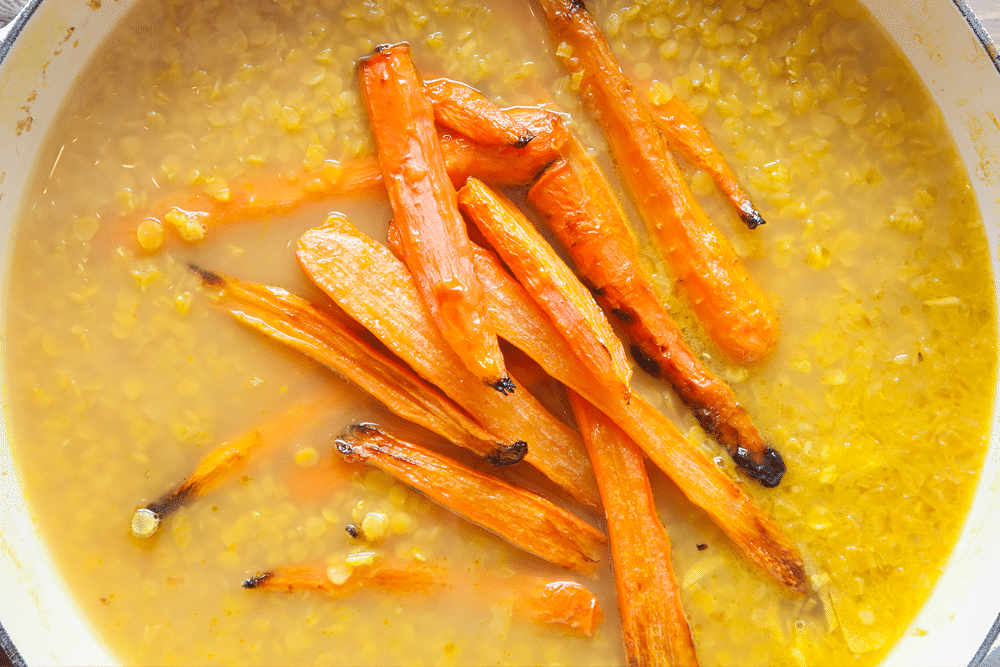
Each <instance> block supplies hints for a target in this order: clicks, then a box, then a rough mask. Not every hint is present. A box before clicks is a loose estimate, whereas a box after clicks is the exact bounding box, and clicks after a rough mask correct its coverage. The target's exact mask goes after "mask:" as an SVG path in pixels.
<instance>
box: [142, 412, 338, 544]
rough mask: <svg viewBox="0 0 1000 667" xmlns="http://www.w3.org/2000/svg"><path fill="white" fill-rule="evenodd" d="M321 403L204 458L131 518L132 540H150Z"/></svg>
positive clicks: (259, 428)
mask: <svg viewBox="0 0 1000 667" xmlns="http://www.w3.org/2000/svg"><path fill="white" fill-rule="evenodd" d="M324 403H325V401H324V400H323V399H318V400H315V401H312V402H309V403H303V404H301V405H296V406H294V407H292V408H291V409H290V410H288V411H287V412H283V413H281V414H279V415H277V416H275V417H272V418H271V419H269V420H267V421H265V422H263V423H261V424H259V425H258V426H257V427H256V428H254V429H252V430H250V431H248V432H246V433H244V434H243V435H241V436H239V437H236V438H234V439H232V440H227V441H225V442H223V443H222V444H220V445H219V446H217V447H216V448H215V449H213V450H212V451H211V452H209V453H208V454H206V455H205V456H204V457H203V458H202V459H201V460H200V461H199V462H198V465H197V466H195V469H194V471H193V472H192V473H191V474H190V475H188V476H187V478H185V480H184V481H183V482H181V483H180V484H178V485H177V486H175V487H173V488H172V489H170V490H169V491H167V492H166V493H164V494H163V495H162V496H160V497H159V498H157V499H156V500H154V501H153V502H151V503H149V504H148V505H146V506H145V507H140V508H138V509H137V510H136V511H135V513H134V514H133V515H132V521H131V524H130V528H131V531H132V534H133V535H134V536H136V537H152V536H153V535H154V534H156V532H157V531H158V530H159V528H160V524H161V523H162V521H163V519H164V518H165V517H167V516H169V515H170V514H172V513H173V512H174V511H176V510H178V509H180V508H181V507H182V506H183V505H184V504H185V503H187V502H189V501H191V500H194V499H195V498H200V497H201V496H204V495H205V494H207V493H209V492H211V491H213V490H215V489H216V488H218V487H219V486H220V485H221V484H222V483H224V482H225V481H226V480H229V479H232V477H233V476H234V475H235V474H236V473H237V472H239V471H240V470H241V469H242V468H243V466H244V465H245V464H246V463H247V461H248V460H249V459H250V458H251V456H253V455H254V454H255V453H257V452H258V450H260V449H262V448H264V447H270V446H272V445H275V444H276V443H278V442H282V441H285V440H287V439H288V438H289V436H290V435H292V434H294V433H295V431H296V430H297V427H299V426H301V425H302V424H303V423H304V421H303V420H307V419H308V418H309V417H314V416H315V415H316V414H317V413H319V414H322V412H323V410H322V407H323V405H324Z"/></svg>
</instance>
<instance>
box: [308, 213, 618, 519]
mask: <svg viewBox="0 0 1000 667" xmlns="http://www.w3.org/2000/svg"><path fill="white" fill-rule="evenodd" d="M296 257H297V258H298V260H299V265H300V266H301V267H302V269H303V270H304V271H305V272H306V274H307V275H308V276H309V278H310V279H311V280H312V281H313V282H314V283H316V285H317V286H318V287H320V288H321V289H322V290H323V291H324V292H326V293H327V295H329V296H330V298H332V299H333V300H334V301H335V302H336V303H337V305H339V306H340V307H341V308H342V309H343V310H344V311H345V312H346V313H347V314H348V315H349V316H350V317H351V318H353V319H354V320H356V321H358V322H360V323H361V324H362V325H363V326H364V327H365V328H367V329H368V330H369V331H371V332H372V333H373V334H375V336H376V337H377V338H378V339H380V340H381V341H382V342H383V343H384V344H385V345H386V347H388V348H389V349H390V350H392V351H393V352H395V353H396V354H397V355H398V356H399V357H400V358H401V359H403V360H404V361H405V362H406V363H407V364H409V366H410V367H411V368H412V369H413V370H414V371H416V373H417V374H418V375H420V377H422V378H424V379H425V380H427V381H428V382H430V383H432V384H434V385H435V386H437V387H438V388H439V389H441V390H442V391H443V392H444V393H445V394H446V395H447V396H448V397H449V398H451V399H452V400H453V401H455V402H456V403H458V404H459V405H460V406H461V407H463V408H464V409H465V410H466V411H468V412H469V414H470V415H472V417H473V418H474V419H475V420H476V421H477V422H479V423H480V424H481V425H482V426H483V427H484V428H486V429H487V430H488V431H490V432H491V433H495V434H497V435H498V436H500V437H502V438H503V439H504V441H505V442H515V441H517V440H524V441H525V442H527V443H528V453H527V454H526V455H525V457H524V460H525V461H527V462H528V463H530V464H531V465H533V466H534V467H535V468H537V469H538V470H539V471H540V472H541V473H542V474H544V475H545V476H546V477H548V478H549V479H550V480H552V481H553V482H555V483H556V484H557V485H558V486H560V487H562V488H563V489H564V490H565V491H566V492H567V493H569V494H570V495H571V496H572V497H573V498H575V499H577V500H579V501H580V502H582V503H585V504H587V505H589V506H591V507H597V503H598V497H597V486H596V483H595V482H594V475H593V472H592V470H591V468H590V461H589V460H588V459H587V453H586V450H585V449H584V447H583V443H582V442H581V441H580V438H579V436H578V435H577V434H576V433H575V432H574V431H573V430H572V429H570V428H569V427H568V426H566V425H565V424H563V423H562V422H560V421H559V420H558V419H556V418H555V417H553V416H552V415H551V414H549V413H548V412H546V411H545V409H544V408H543V407H542V406H541V405H540V404H539V403H538V401H537V400H536V399H535V398H534V397H533V396H531V394H530V393H528V392H527V391H517V392H515V393H513V394H510V395H508V396H503V395H501V394H500V393H499V392H496V391H493V390H492V389H490V388H488V387H486V386H485V385H483V384H482V383H481V382H479V381H478V380H477V379H476V378H475V377H474V376H473V375H472V374H471V373H470V372H469V371H468V370H467V369H466V368H465V366H464V365H463V364H462V363H461V361H460V360H459V359H458V357H457V356H456V355H455V353H454V351H452V350H451V349H450V348H449V347H448V345H447V344H446V343H445V341H444V339H443V338H442V336H441V334H440V332H439V331H438V330H437V328H436V327H435V326H434V324H433V321H432V320H431V319H430V314H429V313H428V312H427V308H426V306H425V305H424V303H423V301H422V300H421V299H420V295H419V293H418V292H417V288H416V285H415V284H414V280H413V277H412V276H411V275H410V273H409V271H407V270H406V267H405V266H404V265H403V264H402V262H401V261H400V260H399V259H397V258H396V256H395V255H393V254H392V252H391V251H390V250H389V249H388V248H386V247H385V246H383V245H380V244H378V243H376V242H375V241H373V240H372V239H371V238H369V237H367V236H365V235H364V234H363V233H361V232H360V231H359V230H358V229H357V228H356V227H354V226H353V225H352V224H351V223H350V222H348V221H347V219H346V218H343V217H341V216H331V217H330V218H329V219H328V220H327V223H326V225H324V226H323V227H318V228H316V229H312V230H310V231H308V232H306V233H305V234H303V235H302V237H301V238H300V239H299V244H298V250H297V252H296Z"/></svg>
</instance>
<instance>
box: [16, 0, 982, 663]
mask: <svg viewBox="0 0 1000 667" xmlns="http://www.w3.org/2000/svg"><path fill="white" fill-rule="evenodd" d="M866 4H867V5H868V7H869V9H870V10H871V12H872V14H873V16H874V17H875V18H876V19H878V21H880V22H881V23H882V25H883V26H884V27H885V29H886V30H887V31H888V32H889V34H890V35H891V36H892V37H893V38H894V39H895V41H896V42H897V43H898V44H899V45H900V46H901V47H902V48H903V50H904V52H905V53H906V55H907V56H908V58H909V59H910V61H911V62H912V63H913V65H914V67H915V68H916V70H917V71H918V73H919V74H920V76H921V78H922V79H923V81H924V82H925V84H926V85H927V87H928V88H929V90H930V92H931V94H932V95H933V97H934V99H935V100H936V102H937V103H938V105H939V106H940V107H941V109H942V111H943V112H944V116H945V119H946V121H947V124H948V127H949V128H950V130H951V133H952V135H953V137H954V139H955V141H956V143H957V145H958V148H959V150H960V152H961V155H962V158H963V160H964V161H965V163H966V165H967V167H968V170H969V176H970V178H971V180H972V183H973V185H974V187H975V191H976V195H977V197H978V200H979V206H980V210H981V213H982V217H983V219H984V221H985V224H986V233H987V235H988V238H989V243H990V250H991V257H992V262H993V272H994V276H1000V261H998V255H997V248H998V243H1000V227H998V225H997V221H998V220H1000V124H998V123H997V115H998V114H1000V112H998V111H997V106H996V101H997V100H1000V72H998V68H1000V62H995V61H993V60H991V59H990V57H989V54H988V53H987V51H986V49H984V47H983V44H982V43H981V42H980V39H979V38H978V37H977V35H976V34H975V33H974V31H973V29H972V28H970V25H969V23H968V22H967V20H966V18H965V17H964V16H963V14H962V11H961V7H958V6H955V5H953V4H951V3H948V2H934V3H929V2H917V1H916V0H894V1H890V0H867V2H866ZM130 6H131V3H130V2H129V1H128V0H120V1H118V2H113V3H112V2H105V3H103V6H101V8H100V9H99V10H94V9H91V8H90V7H89V6H88V3H84V2H75V3H60V2H52V1H48V2H40V3H38V2H33V3H30V7H29V9H28V11H27V12H25V15H23V16H22V17H21V18H20V19H19V20H18V22H17V23H16V24H15V27H14V33H13V34H12V35H11V38H12V40H13V41H11V40H8V42H7V43H5V44H4V45H3V46H2V47H0V57H2V58H3V60H2V62H0V118H3V119H5V122H4V123H3V124H0V247H3V248H4V251H3V253H2V254H0V275H4V276H5V275H6V271H7V266H8V262H9V257H8V253H9V250H8V249H9V247H10V244H9V239H10V237H11V234H12V227H13V224H14V221H15V220H16V219H17V217H18V206H19V202H20V198H21V194H22V192H23V191H24V190H25V187H26V182H27V179H28V176H29V174H30V172H31V169H32V166H33V164H34V161H35V155H36V153H37V151H38V150H39V148H40V146H42V145H43V140H44V137H45V135H46V132H47V129H48V126H49V124H50V123H51V121H52V119H53V116H54V114H55V113H56V111H57V110H58V108H59V105H60V104H61V102H62V100H63V98H64V96H65V95H66V93H67V91H68V90H69V89H70V86H71V84H72V82H73V80H74V77H76V75H77V74H78V73H79V70H80V65H81V63H84V62H86V61H87V59H88V58H89V57H90V55H91V54H92V52H93V51H94V49H95V48H96V47H97V46H98V45H99V44H100V41H101V39H102V38H103V36H104V35H106V34H107V33H108V32H109V31H110V30H111V29H112V28H113V27H114V25H115V24H116V23H117V22H118V21H119V20H121V18H122V17H123V16H124V15H125V14H126V13H127V11H128V9H129V7H130ZM14 38H16V39H14ZM29 125H30V127H29ZM5 306H6V302H3V305H2V306H0V308H3V307H5ZM0 320H4V314H3V313H2V312H0ZM4 363H5V360H4V358H3V356H2V355H0V375H5V370H4V369H3V368H2V365H3V364H4ZM994 412H995V416H994V423H993V429H992V440H991V443H992V444H991V449H990V453H989V454H988V456H987V458H986V461H985V465H984V468H983V472H982V478H981V481H980V484H979V488H978V492H977V494H976V496H975V501H974V505H973V508H972V511H971V513H970V514H969V516H968V519H967V521H966V525H965V528H964V531H963V534H962V536H961V539H960V542H959V544H958V546H957V548H956V549H955V551H954V554H953V556H952V559H951V561H950V564H949V566H948V567H947V569H946V571H945V573H944V575H943V576H942V577H941V578H940V580H939V581H938V584H937V586H936V589H935V592H934V594H933V595H932V597H931V599H930V600H929V601H928V602H927V604H926V605H925V607H924V609H923V611H921V613H920V614H919V615H918V617H917V618H916V619H915V621H914V622H913V625H912V629H913V630H914V631H913V632H910V633H908V634H907V635H906V636H905V637H904V639H903V640H902V641H901V642H900V643H899V644H898V645H897V646H896V648H895V649H894V650H893V651H892V652H891V653H890V655H889V657H888V660H887V664H891V665H945V664H956V663H961V664H966V663H968V661H969V660H970V659H971V658H972V657H973V655H974V654H975V653H976V651H977V649H979V647H980V644H981V643H982V642H983V639H984V637H986V636H987V634H988V633H989V631H990V628H991V625H992V624H993V623H994V620H995V619H996V614H997V612H998V611H1000V608H998V606H997V600H1000V577H997V576H996V565H997V560H996V556H995V554H997V553H1000V530H998V526H1000V503H998V502H997V498H998V497H1000V477H998V473H1000V433H998V430H997V423H996V415H998V414H1000V406H998V407H996V408H995V410H994ZM4 419H5V415H4V413H3V411H0V433H2V434H6V433H7V432H9V431H8V429H7V425H6V424H5V423H4V422H3V420H4ZM0 488H2V496H0V516H3V517H4V518H3V531H2V534H0V573H2V575H3V576H2V578H3V581H4V582H5V583H4V593H3V595H2V596H0V622H2V624H3V627H4V628H5V629H6V630H7V632H8V633H9V635H10V637H11V638H12V640H13V643H14V645H15V646H16V647H17V650H18V651H19V652H20V654H21V656H22V657H23V659H24V661H25V662H27V663H29V664H90V665H98V664H112V662H113V659H112V657H111V656H110V654H109V652H107V651H106V649H105V647H103V646H102V645H101V642H100V640H98V639H97V638H96V637H94V636H93V634H92V633H91V631H90V629H89V628H88V627H87V624H86V623H85V622H84V621H83V620H82V618H81V615H80V614H79V613H78V611H77V608H76V603H75V602H74V601H73V599H72V598H71V597H70V596H69V595H68V594H67V593H66V590H65V588H64V585H63V582H62V579H61V575H60V574H59V573H58V572H57V571H56V570H55V568H54V565H53V562H52V560H51V558H50V557H49V556H48V554H47V551H46V547H45V545H44V544H43V542H42V540H41V538H40V535H39V533H38V531H37V530H36V528H35V519H34V518H33V517H32V515H31V509H30V507H29V505H28V504H26V502H25V498H24V493H23V490H22V488H21V486H20V483H19V481H18V475H17V472H16V468H15V466H14V463H13V461H12V459H11V452H10V449H9V447H8V446H7V445H6V442H2V441H0Z"/></svg>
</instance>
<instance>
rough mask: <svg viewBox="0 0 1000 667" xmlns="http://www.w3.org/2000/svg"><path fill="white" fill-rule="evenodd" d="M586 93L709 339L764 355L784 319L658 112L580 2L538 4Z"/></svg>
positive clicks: (737, 353)
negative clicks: (722, 226) (682, 166)
mask: <svg viewBox="0 0 1000 667" xmlns="http://www.w3.org/2000/svg"><path fill="white" fill-rule="evenodd" d="M539 3H540V4H541V6H542V8H543V9H544V12H545V16H546V19H547V20H548V23H549V26H550V27H551V29H552V32H553V34H554V35H555V38H556V40H557V41H559V42H562V43H564V44H566V45H567V46H568V47H569V49H567V51H571V52H572V53H571V54H570V55H568V56H565V57H564V58H563V64H564V65H565V66H566V68H567V69H569V70H570V71H571V72H574V73H579V74H582V75H583V77H582V80H581V90H582V91H583V92H584V94H585V96H586V98H587V99H588V101H589V102H590V106H591V107H592V109H593V111H594V115H595V118H596V119H597V121H598V122H599V123H600V125H601V127H602V129H603V130H604V133H605V135H606V136H607V138H608V143H609V145H610V146H611V150H612V152H613V154H614V156H615V159H616V161H617V163H618V167H619V169H620V170H621V172H622V175H623V176H624V179H625V182H626V183H627V184H628V187H629V189H630V190H631V192H632V197H633V199H634V201H635V203H636V206H637V207H638V209H639V211H640V213H641V214H642V217H643V220H644V221H645V223H646V227H647V228H648V229H649V233H650V236H652V237H653V238H654V239H655V240H656V242H657V244H658V246H659V249H660V253H661V254H662V255H663V257H664V259H665V260H666V262H667V264H668V265H669V266H670V268H671V271H672V272H673V274H674V277H675V278H676V279H677V281H678V282H679V284H680V287H681V290H682V291H683V292H684V293H685V294H686V296H687V298H688V300H689V301H690V302H691V305H692V307H693V308H694V312H695V314H696V315H697V316H698V319H699V320H700V321H701V323H702V324H703V325H704V327H705V330H706V331H707V333H708V335H709V336H710V337H711V338H712V340H714V341H715V342H716V343H717V344H718V345H719V347H721V348H722V349H723V350H724V351H725V352H726V353H727V354H729V355H730V356H732V357H733V358H735V359H737V360H739V361H743V362H750V361H754V360H756V359H760V358H762V357H763V356H765V355H766V354H767V353H768V352H769V351H770V350H771V349H773V347H774V345H775V344H776V343H777V339H778V329H779V324H778V316H777V313H776V312H775V310H774V308H773V307H772V306H771V304H770V303H769V301H768V299H767V297H766V296H765V295H764V292H763V291H762V290H761V289H760V287H758V286H757V284H756V283H755V282H754V280H753V278H751V277H750V274H749V273H748V272H747V269H746V267H745V266H744V265H743V263H742V262H741V261H740V259H739V257H738V256H737V254H736V251H735V250H734V249H733V247H732V245H731V244H730V243H729V241H728V239H726V237H725V235H723V234H722V233H721V232H719V230H718V229H716V228H715V227H714V226H713V225H712V223H711V222H710V221H709V220H708V217H707V216H706V215H705V213H704V211H703V210H702V209H701V207H700V206H699V205H698V202H697V201H696V200H695V198H694V195H693V194H692V193H691V190H690V188H689V187H688V185H687V182H686V181H685V179H684V177H683V176H682V175H681V173H680V171H679V170H678V168H677V165H676V164H675V163H674V161H673V159H672V157H671V155H670V149H669V147H668V146H667V143H666V140H665V139H664V137H663V135H662V133H661V131H660V128H659V127H658V126H657V124H656V122H655V121H654V120H653V116H652V113H651V112H650V111H649V109H648V108H647V107H646V106H645V105H644V104H643V102H642V101H641V100H640V99H639V94H638V92H637V91H636V89H635V87H634V86H633V85H632V83H631V82H630V81H629V80H628V79H627V78H626V76H625V75H624V74H623V73H622V71H621V67H619V65H618V63H617V61H616V60H615V58H614V55H613V54H612V52H611V48H610V46H609V45H608V42H607V40H606V39H605V37H604V35H603V34H602V33H601V30H600V28H598V27H597V24H596V23H595V22H594V20H593V18H591V16H590V15H589V14H588V13H587V10H586V8H585V7H584V5H583V3H582V2H580V1H579V0H539Z"/></svg>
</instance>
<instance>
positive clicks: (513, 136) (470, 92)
mask: <svg viewBox="0 0 1000 667" xmlns="http://www.w3.org/2000/svg"><path fill="white" fill-rule="evenodd" d="M424 92H425V93H426V94H427V98H428V99H429V100H430V102H431V104H432V105H433V107H434V120H435V121H437V123H438V125H441V126H443V127H447V128H450V129H452V130H455V131H456V132H461V133H462V134H464V135H465V136H467V137H472V138H474V139H475V140H476V141H478V142H479V143H482V144H486V145H487V146H513V147H514V148H524V147H525V146H527V145H528V142H529V141H531V140H532V139H534V138H535V135H534V134H532V133H531V130H529V129H528V128H526V127H525V126H523V125H521V124H520V123H518V122H517V121H516V120H514V119H513V118H512V117H511V116H509V115H507V114H505V113H504V112H503V111H502V110H501V109H500V108H499V107H497V106H496V105H495V104H493V103H492V102H490V101H489V100H488V99H486V98H485V97H484V96H483V94H482V93H480V92H479V91H478V90H476V89H475V88H473V87H471V86H467V85H465V84H464V83H458V82H457V81H452V80H450V79H437V80H435V81H425V82H424Z"/></svg>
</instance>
